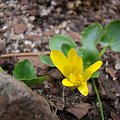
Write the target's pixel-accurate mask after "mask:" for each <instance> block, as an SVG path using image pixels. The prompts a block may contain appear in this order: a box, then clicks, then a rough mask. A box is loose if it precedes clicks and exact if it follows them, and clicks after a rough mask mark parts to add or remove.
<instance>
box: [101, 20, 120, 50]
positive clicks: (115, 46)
mask: <svg viewBox="0 0 120 120" xmlns="http://www.w3.org/2000/svg"><path fill="white" fill-rule="evenodd" d="M101 42H102V44H103V45H104V46H109V47H110V48H111V49H112V50H113V51H115V52H120V20H116V21H112V22H110V23H109V24H108V25H107V26H106V27H105V30H104V35H103V37H102V39H101Z"/></svg>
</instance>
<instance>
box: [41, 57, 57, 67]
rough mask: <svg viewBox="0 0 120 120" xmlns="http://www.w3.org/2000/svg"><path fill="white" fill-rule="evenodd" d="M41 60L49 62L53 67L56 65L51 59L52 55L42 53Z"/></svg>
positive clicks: (45, 62)
mask: <svg viewBox="0 0 120 120" xmlns="http://www.w3.org/2000/svg"><path fill="white" fill-rule="evenodd" d="M40 61H41V62H42V63H44V64H47V65H49V66H51V67H54V66H55V65H54V64H53V62H52V61H51V59H50V56H47V55H40Z"/></svg>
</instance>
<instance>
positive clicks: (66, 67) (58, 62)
mask: <svg viewBox="0 0 120 120" xmlns="http://www.w3.org/2000/svg"><path fill="white" fill-rule="evenodd" d="M50 58H51V60H52V62H53V63H54V65H55V66H56V67H57V68H58V69H59V70H60V71H61V72H62V74H63V75H64V76H65V77H69V74H70V64H69V62H68V59H67V58H66V56H65V55H64V54H63V53H62V52H60V51H58V50H52V51H51V53H50Z"/></svg>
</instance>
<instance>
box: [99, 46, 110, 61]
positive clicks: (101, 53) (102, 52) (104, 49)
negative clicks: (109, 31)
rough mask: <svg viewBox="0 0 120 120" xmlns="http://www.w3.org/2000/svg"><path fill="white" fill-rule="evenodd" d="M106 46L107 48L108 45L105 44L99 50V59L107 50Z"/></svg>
mask: <svg viewBox="0 0 120 120" xmlns="http://www.w3.org/2000/svg"><path fill="white" fill-rule="evenodd" d="M108 48H109V46H106V47H104V48H103V49H102V50H101V52H100V54H99V59H101V57H102V56H103V55H104V53H105V52H106V51H107V50H108Z"/></svg>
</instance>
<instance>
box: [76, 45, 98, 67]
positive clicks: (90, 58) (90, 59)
mask: <svg viewBox="0 0 120 120" xmlns="http://www.w3.org/2000/svg"><path fill="white" fill-rule="evenodd" d="M92 48H93V49H89V48H88V49H87V48H84V47H82V48H81V49H79V50H77V53H78V55H79V56H81V57H82V59H83V64H84V68H85V69H86V68H88V67H89V66H90V65H91V64H93V63H94V62H96V61H97V60H99V57H98V56H99V52H98V50H97V48H96V47H95V46H94V45H93V47H92Z"/></svg>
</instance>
